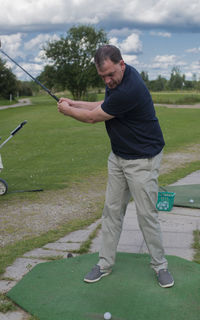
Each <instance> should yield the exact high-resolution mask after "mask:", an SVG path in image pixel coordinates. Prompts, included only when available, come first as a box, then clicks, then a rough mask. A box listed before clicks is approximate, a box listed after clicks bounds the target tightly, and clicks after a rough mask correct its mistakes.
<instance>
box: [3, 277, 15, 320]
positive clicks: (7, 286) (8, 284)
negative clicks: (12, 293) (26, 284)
mask: <svg viewBox="0 0 200 320" xmlns="http://www.w3.org/2000/svg"><path fill="white" fill-rule="evenodd" d="M16 284H17V281H11V280H0V293H6V292H8V291H9V290H10V289H12V288H13V287H14V286H15V285H16ZM0 319H1V318H0Z"/></svg>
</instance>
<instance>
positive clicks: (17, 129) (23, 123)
mask: <svg viewBox="0 0 200 320" xmlns="http://www.w3.org/2000/svg"><path fill="white" fill-rule="evenodd" d="M26 123H27V121H26V120H25V121H23V122H22V123H21V124H20V125H19V126H18V127H17V128H16V129H15V130H13V131H12V132H11V135H12V136H14V135H15V134H16V133H17V132H18V131H19V130H20V129H21V128H22V127H23V126H24V125H25V124H26Z"/></svg>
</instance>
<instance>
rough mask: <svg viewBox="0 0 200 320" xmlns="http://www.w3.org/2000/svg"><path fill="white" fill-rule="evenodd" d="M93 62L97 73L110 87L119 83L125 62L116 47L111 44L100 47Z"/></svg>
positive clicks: (112, 87)
mask: <svg viewBox="0 0 200 320" xmlns="http://www.w3.org/2000/svg"><path fill="white" fill-rule="evenodd" d="M94 62H95V65H96V68H97V72H98V74H99V75H100V77H101V78H102V79H103V81H104V82H105V84H106V85H107V86H108V87H109V88H110V89H114V88H115V87H116V86H118V85H119V84H120V82H121V81H122V78H123V75H124V71H125V63H124V61H123V59H122V56H121V52H120V50H119V49H118V48H117V47H115V46H112V45H104V46H102V47H100V48H99V49H98V50H97V51H96V54H95V57H94Z"/></svg>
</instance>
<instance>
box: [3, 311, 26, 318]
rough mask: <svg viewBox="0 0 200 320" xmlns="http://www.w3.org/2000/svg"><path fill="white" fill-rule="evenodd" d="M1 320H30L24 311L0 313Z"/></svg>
mask: <svg viewBox="0 0 200 320" xmlns="http://www.w3.org/2000/svg"><path fill="white" fill-rule="evenodd" d="M29 318H30V316H29ZM0 320H28V317H27V315H26V314H25V313H24V312H23V311H13V312H7V313H1V312H0Z"/></svg>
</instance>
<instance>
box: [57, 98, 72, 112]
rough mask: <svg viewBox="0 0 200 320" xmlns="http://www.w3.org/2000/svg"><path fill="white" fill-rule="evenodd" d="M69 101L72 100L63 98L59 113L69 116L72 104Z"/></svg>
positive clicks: (59, 103) (59, 104)
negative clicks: (68, 112) (68, 111)
mask: <svg viewBox="0 0 200 320" xmlns="http://www.w3.org/2000/svg"><path fill="white" fill-rule="evenodd" d="M67 100H70V99H64V98H61V99H60V100H59V102H58V111H59V112H60V113H63V114H65V115H67V110H68V109H69V108H70V104H69V102H68V101H67ZM71 101H72V100H71Z"/></svg>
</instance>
